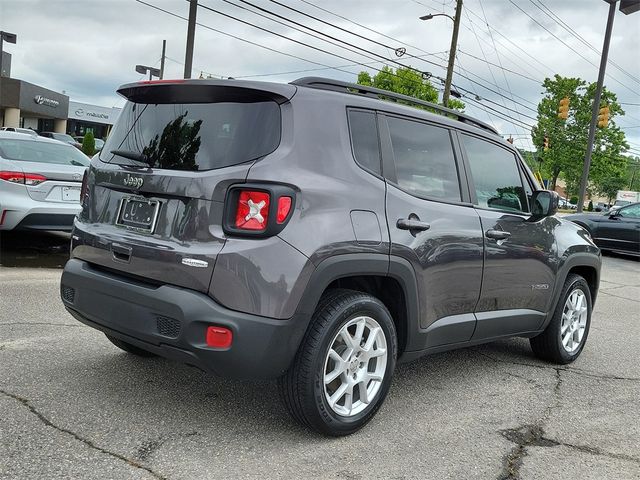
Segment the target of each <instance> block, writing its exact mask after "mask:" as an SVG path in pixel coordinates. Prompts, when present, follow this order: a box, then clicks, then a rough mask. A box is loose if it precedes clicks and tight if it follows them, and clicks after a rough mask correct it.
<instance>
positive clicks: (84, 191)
mask: <svg viewBox="0 0 640 480" xmlns="http://www.w3.org/2000/svg"><path fill="white" fill-rule="evenodd" d="M88 173H89V170H85V171H84V175H82V187H81V188H80V204H81V205H82V206H84V204H85V200H86V199H87V197H88V193H89V188H88V186H87V183H88V177H89V175H88Z"/></svg>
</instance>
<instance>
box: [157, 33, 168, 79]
mask: <svg viewBox="0 0 640 480" xmlns="http://www.w3.org/2000/svg"><path fill="white" fill-rule="evenodd" d="M166 52H167V41H166V40H162V58H161V59H160V77H158V78H160V80H162V79H163V78H164V58H165V54H166Z"/></svg>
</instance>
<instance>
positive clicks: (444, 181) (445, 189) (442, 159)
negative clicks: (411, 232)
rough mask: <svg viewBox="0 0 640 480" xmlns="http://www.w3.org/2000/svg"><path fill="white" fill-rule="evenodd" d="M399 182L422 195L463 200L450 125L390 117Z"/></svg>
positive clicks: (405, 188) (406, 188)
mask: <svg viewBox="0 0 640 480" xmlns="http://www.w3.org/2000/svg"><path fill="white" fill-rule="evenodd" d="M387 123H388V125H389V132H390V134H391V144H392V147H393V155H394V157H395V164H396V175H397V179H398V186H400V188H402V189H404V190H406V191H408V192H409V193H412V194H414V195H416V196H418V197H429V198H439V199H443V200H449V201H460V200H461V197H460V182H459V181H458V170H457V168H456V162H455V157H454V154H453V146H452V144H451V136H450V134H449V131H448V130H447V129H446V128H440V127H434V126H431V125H427V124H425V123H420V122H414V121H412V120H403V119H400V118H395V117H388V118H387Z"/></svg>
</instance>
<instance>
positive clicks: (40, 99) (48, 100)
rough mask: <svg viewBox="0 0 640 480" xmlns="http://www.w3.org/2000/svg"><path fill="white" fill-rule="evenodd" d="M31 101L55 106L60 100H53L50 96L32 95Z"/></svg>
mask: <svg viewBox="0 0 640 480" xmlns="http://www.w3.org/2000/svg"><path fill="white" fill-rule="evenodd" d="M33 101H34V102H36V103H37V104H38V105H44V106H46V107H51V108H56V107H57V106H58V105H60V102H59V101H58V100H53V99H52V98H47V97H45V96H43V95H36V96H35V97H33Z"/></svg>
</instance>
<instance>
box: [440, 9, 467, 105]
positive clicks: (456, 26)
mask: <svg viewBox="0 0 640 480" xmlns="http://www.w3.org/2000/svg"><path fill="white" fill-rule="evenodd" d="M461 17H462V0H457V3H456V16H455V17H454V19H453V35H452V36H451V48H450V49H449V65H448V67H447V80H446V81H445V83H444V94H443V95H442V104H443V105H444V106H445V107H448V106H449V94H450V93H451V79H452V78H453V63H454V61H455V59H456V47H457V45H458V30H460V18H461Z"/></svg>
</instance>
